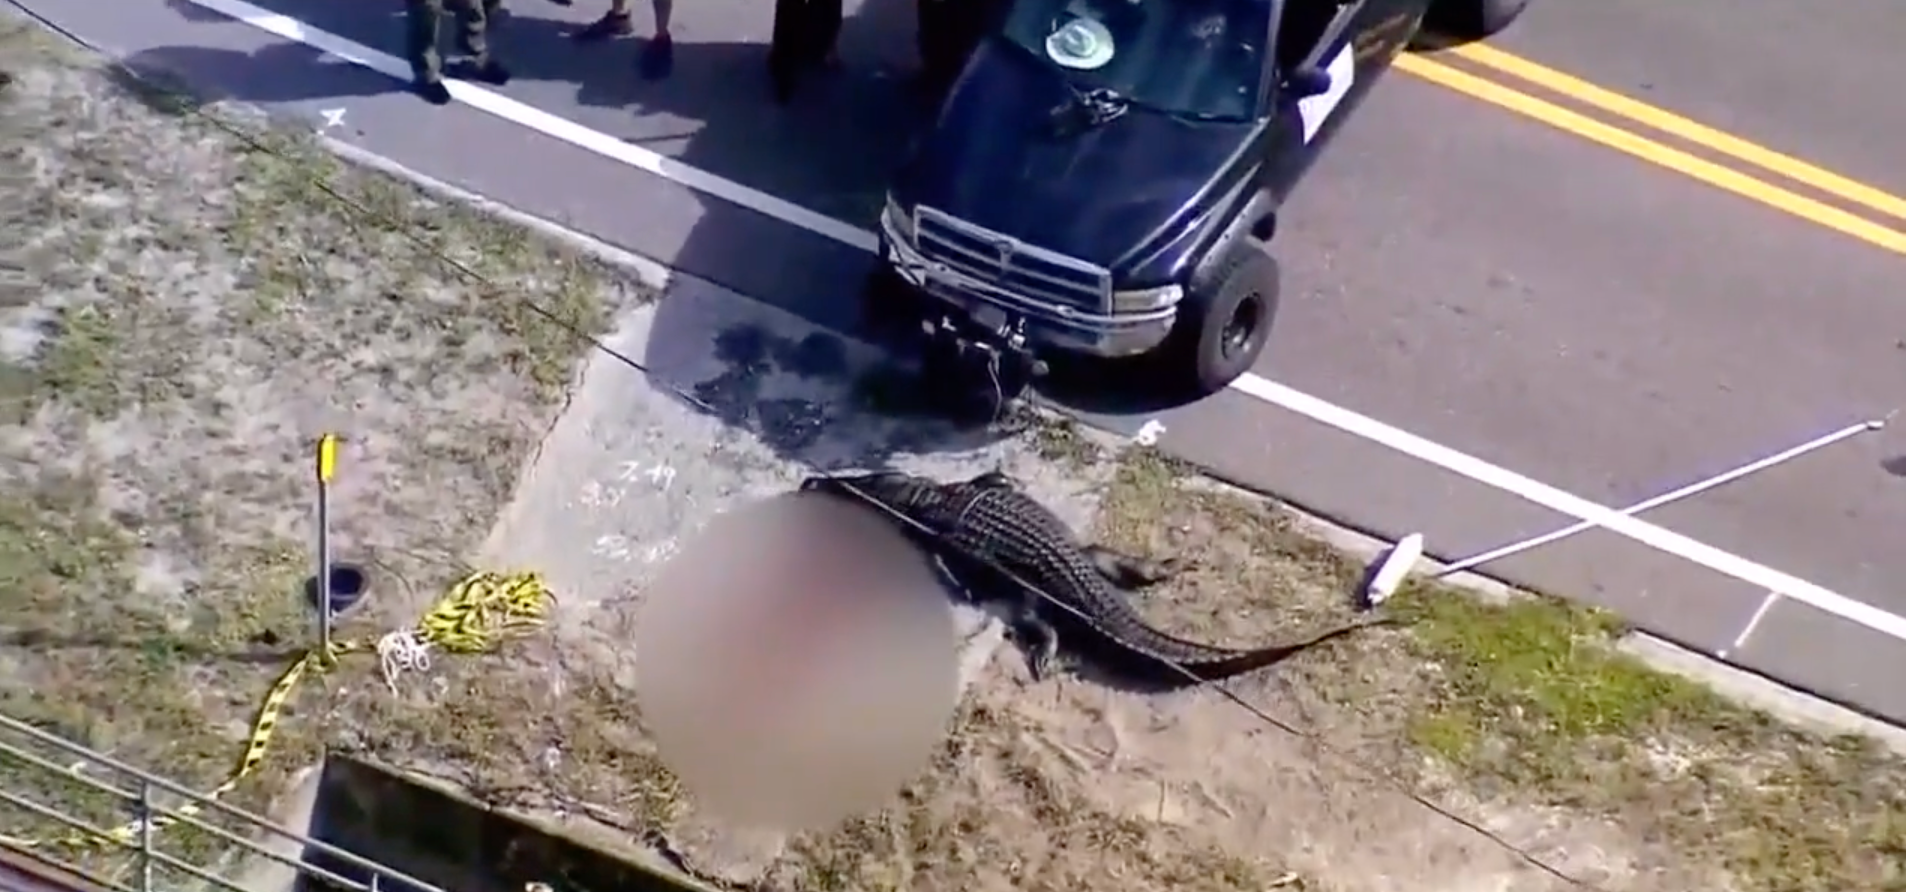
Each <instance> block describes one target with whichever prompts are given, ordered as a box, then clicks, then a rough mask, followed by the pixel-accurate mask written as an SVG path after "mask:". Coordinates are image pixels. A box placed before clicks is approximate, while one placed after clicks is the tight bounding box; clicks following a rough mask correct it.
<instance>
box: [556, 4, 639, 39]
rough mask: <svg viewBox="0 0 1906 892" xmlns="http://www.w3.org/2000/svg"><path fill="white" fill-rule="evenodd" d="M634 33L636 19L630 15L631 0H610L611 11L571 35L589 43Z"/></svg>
mask: <svg viewBox="0 0 1906 892" xmlns="http://www.w3.org/2000/svg"><path fill="white" fill-rule="evenodd" d="M634 33H635V20H634V19H633V18H632V17H631V16H630V15H629V0H609V11H608V12H605V13H603V14H602V18H599V19H596V20H595V21H593V22H590V23H589V24H588V25H585V26H583V29H582V30H580V31H577V32H576V33H575V34H573V35H570V36H572V37H574V38H575V39H577V40H580V41H583V42H585V43H587V42H593V41H598V40H607V39H609V38H611V37H626V36H628V35H630V34H634Z"/></svg>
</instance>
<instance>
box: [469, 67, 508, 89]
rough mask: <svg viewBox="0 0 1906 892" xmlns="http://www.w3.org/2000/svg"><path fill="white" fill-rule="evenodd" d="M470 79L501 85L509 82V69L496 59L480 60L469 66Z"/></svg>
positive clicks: (495, 85)
mask: <svg viewBox="0 0 1906 892" xmlns="http://www.w3.org/2000/svg"><path fill="white" fill-rule="evenodd" d="M470 79H471V80H474V81H482V82H483V83H486V84H489V85H490V86H492V87H501V86H503V85H504V84H507V83H509V82H510V70H509V69H508V68H504V67H503V63H501V62H496V61H489V62H482V63H479V64H476V65H473V66H471V68H470Z"/></svg>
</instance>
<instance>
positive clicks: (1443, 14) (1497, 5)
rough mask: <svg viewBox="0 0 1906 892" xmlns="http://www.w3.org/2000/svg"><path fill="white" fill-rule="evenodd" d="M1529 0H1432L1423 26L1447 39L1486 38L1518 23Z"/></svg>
mask: <svg viewBox="0 0 1906 892" xmlns="http://www.w3.org/2000/svg"><path fill="white" fill-rule="evenodd" d="M1528 8H1529V0H1430V6H1429V14H1428V15H1426V16H1424V17H1423V30H1425V31H1429V32H1432V33H1433V34H1434V35H1435V36H1437V37H1439V38H1442V39H1443V40H1446V41H1454V42H1458V43H1467V42H1469V41H1475V40H1487V39H1489V38H1491V37H1494V36H1496V35H1497V34H1500V33H1502V31H1503V30H1504V29H1506V28H1508V27H1509V26H1510V25H1512V24H1515V20H1516V19H1517V18H1518V17H1520V16H1521V15H1522V12H1523V10H1526V9H1528Z"/></svg>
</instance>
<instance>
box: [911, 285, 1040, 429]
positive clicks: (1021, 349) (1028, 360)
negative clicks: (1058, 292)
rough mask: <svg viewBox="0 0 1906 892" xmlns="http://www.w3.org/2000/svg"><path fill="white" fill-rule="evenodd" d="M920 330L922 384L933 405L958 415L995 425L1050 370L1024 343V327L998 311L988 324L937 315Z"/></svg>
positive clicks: (985, 321) (964, 318)
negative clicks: (923, 339) (923, 347)
mask: <svg viewBox="0 0 1906 892" xmlns="http://www.w3.org/2000/svg"><path fill="white" fill-rule="evenodd" d="M988 309H990V308H988ZM920 330H921V332H922V333H923V334H925V335H926V339H927V341H926V350H925V351H924V355H923V357H922V362H921V374H922V376H923V377H924V378H925V379H926V382H925V383H926V384H927V386H928V387H929V388H931V389H932V390H933V391H934V393H935V396H936V397H938V399H937V400H936V402H939V403H941V404H942V405H943V406H945V407H946V408H948V409H950V410H952V411H953V412H955V413H958V414H960V415H971V414H974V413H977V414H981V415H984V416H985V417H986V418H987V419H988V420H989V421H997V420H998V419H999V417H1000V416H1001V415H1003V414H1004V413H1005V411H1006V408H1007V407H1008V406H1010V405H1011V404H1012V403H1013V401H1014V400H1017V399H1019V397H1020V396H1022V395H1023V394H1024V393H1025V392H1026V390H1027V389H1028V388H1030V387H1031V386H1032V383H1033V382H1034V381H1036V380H1038V379H1039V378H1043V377H1045V376H1046V374H1047V373H1048V372H1049V371H1050V370H1049V368H1048V367H1047V365H1046V362H1045V360H1043V359H1040V358H1039V357H1038V355H1037V354H1035V353H1034V351H1033V349H1032V347H1031V345H1030V343H1029V342H1028V340H1027V338H1026V330H1025V323H1024V322H1023V321H1022V320H1017V319H1012V318H1009V317H1007V316H1006V314H1005V313H1003V312H999V313H997V316H996V318H993V319H981V318H978V317H975V316H962V317H956V316H954V315H951V314H941V315H939V316H938V317H937V318H935V317H928V318H926V319H923V320H921V322H920Z"/></svg>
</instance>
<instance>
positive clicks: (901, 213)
mask: <svg viewBox="0 0 1906 892" xmlns="http://www.w3.org/2000/svg"><path fill="white" fill-rule="evenodd" d="M880 228H881V229H882V230H884V231H885V232H886V233H887V237H888V238H892V239H897V240H899V241H902V242H905V243H906V244H907V245H908V246H909V247H911V246H912V245H913V215H912V214H910V213H908V212H907V209H906V208H903V207H901V206H900V203H899V202H897V201H894V200H893V196H891V195H889V196H887V206H886V208H884V209H882V210H881V212H880Z"/></svg>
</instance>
